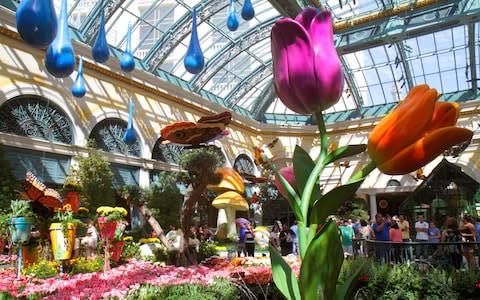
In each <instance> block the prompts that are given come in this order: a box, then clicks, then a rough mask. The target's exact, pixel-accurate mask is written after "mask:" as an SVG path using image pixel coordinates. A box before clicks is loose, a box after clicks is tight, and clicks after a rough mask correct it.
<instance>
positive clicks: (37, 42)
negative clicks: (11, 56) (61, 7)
mask: <svg viewBox="0 0 480 300" xmlns="http://www.w3.org/2000/svg"><path fill="white" fill-rule="evenodd" d="M15 17H16V21H17V31H18V33H19V34H20V36H21V37H22V39H23V40H24V41H25V42H26V43H27V44H29V45H30V46H32V47H35V48H44V47H47V46H48V45H50V43H51V42H52V41H53V39H54V38H55V35H56V34H57V15H56V14H55V7H54V6H53V0H23V1H21V2H20V5H19V6H18V8H17V12H16V15H15Z"/></svg>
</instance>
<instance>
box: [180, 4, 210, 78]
mask: <svg viewBox="0 0 480 300" xmlns="http://www.w3.org/2000/svg"><path fill="white" fill-rule="evenodd" d="M183 64H184V65H185V69H187V71H188V72H190V73H192V74H197V73H199V72H200V71H202V70H203V66H204V65H205V58H204V57H203V52H202V48H200V41H199V40H198V33H197V14H196V12H195V9H193V10H192V36H191V38H190V44H189V45H188V49H187V54H186V55H185V58H184V59H183Z"/></svg>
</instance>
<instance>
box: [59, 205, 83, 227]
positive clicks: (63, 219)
mask: <svg viewBox="0 0 480 300" xmlns="http://www.w3.org/2000/svg"><path fill="white" fill-rule="evenodd" d="M52 223H60V224H62V228H63V230H64V231H65V232H66V231H67V230H68V227H70V226H73V227H85V224H84V223H82V222H81V221H80V220H79V219H76V218H75V217H74V216H73V211H72V207H71V206H70V204H66V205H64V206H63V207H62V208H58V209H56V210H55V214H54V216H53V218H52Z"/></svg>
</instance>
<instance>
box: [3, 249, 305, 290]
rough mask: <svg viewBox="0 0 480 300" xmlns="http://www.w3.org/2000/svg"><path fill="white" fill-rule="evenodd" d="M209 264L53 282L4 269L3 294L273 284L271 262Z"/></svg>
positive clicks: (133, 264) (136, 266)
mask: <svg viewBox="0 0 480 300" xmlns="http://www.w3.org/2000/svg"><path fill="white" fill-rule="evenodd" d="M208 262H209V263H208ZM208 262H207V263H206V264H205V265H198V266H192V267H174V266H165V267H161V266H159V265H158V264H154V263H149V262H145V261H141V260H133V259H132V260H129V261H128V263H126V264H124V265H121V266H119V267H117V268H113V269H112V270H110V271H108V272H104V273H102V272H96V273H88V274H75V275H67V274H64V275H62V276H61V277H56V278H49V279H38V278H35V277H34V276H32V275H29V276H24V277H22V278H21V279H20V280H17V279H16V274H15V271H14V270H13V268H6V269H0V292H7V293H9V294H11V295H12V296H15V297H22V296H28V295H32V294H35V295H38V296H45V298H44V299H101V298H109V297H116V298H118V299H124V298H125V297H126V296H127V295H128V294H129V293H130V294H131V293H132V292H134V291H136V290H137V289H138V288H140V286H141V285H145V284H150V285H154V286H163V285H178V284H185V283H189V284H194V283H198V284H210V283H212V282H213V281H214V279H215V278H225V279H229V280H230V281H233V282H235V283H239V284H258V285H264V284H268V283H270V282H272V274H271V269H270V266H269V262H270V260H269V259H268V258H242V263H241V264H238V265H237V266H233V265H232V264H231V263H230V261H229V260H227V259H222V258H215V259H211V260H209V261H208ZM267 262H268V263H267ZM293 268H294V270H296V271H297V272H298V270H299V268H298V267H295V265H294V267H293Z"/></svg>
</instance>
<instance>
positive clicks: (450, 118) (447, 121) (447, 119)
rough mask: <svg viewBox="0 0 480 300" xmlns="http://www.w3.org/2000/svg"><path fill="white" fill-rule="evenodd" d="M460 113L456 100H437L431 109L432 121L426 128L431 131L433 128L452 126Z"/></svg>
mask: <svg viewBox="0 0 480 300" xmlns="http://www.w3.org/2000/svg"><path fill="white" fill-rule="evenodd" d="M459 115H460V105H459V104H458V103H456V102H437V103H435V110H434V111H433V116H432V121H431V122H430V125H429V126H428V128H427V129H426V132H427V133H428V132H431V131H433V130H435V129H438V128H442V127H448V126H454V125H455V123H457V119H458V116H459Z"/></svg>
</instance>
